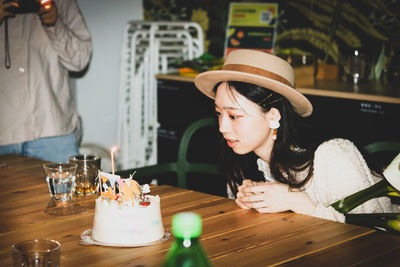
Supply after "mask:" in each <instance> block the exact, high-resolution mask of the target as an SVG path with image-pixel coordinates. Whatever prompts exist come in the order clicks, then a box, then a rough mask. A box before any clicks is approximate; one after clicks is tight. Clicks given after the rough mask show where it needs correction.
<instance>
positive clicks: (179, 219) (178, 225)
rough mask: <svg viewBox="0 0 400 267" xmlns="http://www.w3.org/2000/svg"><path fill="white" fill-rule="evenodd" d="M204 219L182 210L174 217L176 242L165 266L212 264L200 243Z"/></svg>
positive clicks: (173, 226)
mask: <svg viewBox="0 0 400 267" xmlns="http://www.w3.org/2000/svg"><path fill="white" fill-rule="evenodd" d="M201 231H202V221H201V217H200V215H198V214H196V213H193V212H182V213H178V214H176V215H174V217H173V218H172V234H173V235H174V238H175V240H174V242H173V243H172V245H171V248H170V250H169V252H168V254H167V256H166V258H165V261H164V264H163V266H164V267H172V266H173V267H180V266H182V267H183V266H184V267H191V266H197V267H203V266H212V265H211V263H210V261H209V259H208V256H207V254H206V252H205V251H204V249H203V247H202V245H201V243H200V235H201Z"/></svg>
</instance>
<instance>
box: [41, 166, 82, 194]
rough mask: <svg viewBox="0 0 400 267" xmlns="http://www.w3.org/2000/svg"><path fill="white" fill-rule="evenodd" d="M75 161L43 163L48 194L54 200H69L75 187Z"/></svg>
mask: <svg viewBox="0 0 400 267" xmlns="http://www.w3.org/2000/svg"><path fill="white" fill-rule="evenodd" d="M77 167H78V165H77V164H76V163H72V162H70V163H62V162H60V163H45V164H44V165H43V169H44V172H45V174H46V181H47V185H48V187H49V191H50V196H51V197H52V198H53V199H54V200H61V201H66V200H71V199H72V192H73V190H74V187H75V174H76V168H77Z"/></svg>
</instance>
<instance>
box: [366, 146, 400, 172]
mask: <svg viewBox="0 0 400 267" xmlns="http://www.w3.org/2000/svg"><path fill="white" fill-rule="evenodd" d="M363 150H364V152H365V153H366V154H365V156H366V157H367V158H368V159H369V161H370V162H371V163H372V164H374V165H375V169H379V170H382V169H384V168H385V167H386V166H387V165H388V164H389V163H390V162H391V161H392V160H393V158H394V157H395V156H396V155H397V154H398V153H399V152H400V141H376V142H373V143H370V144H368V145H365V146H364V147H363Z"/></svg>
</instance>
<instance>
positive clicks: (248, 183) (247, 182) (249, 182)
mask: <svg viewBox="0 0 400 267" xmlns="http://www.w3.org/2000/svg"><path fill="white" fill-rule="evenodd" d="M256 184H257V183H256V182H254V181H252V180H248V179H245V180H243V183H242V185H241V186H239V187H238V193H237V194H236V200H235V202H236V204H237V205H238V206H239V207H241V208H242V209H250V207H247V206H246V203H244V202H242V201H241V198H242V197H244V196H252V195H254V194H253V193H246V192H244V188H246V187H249V186H254V185H256Z"/></svg>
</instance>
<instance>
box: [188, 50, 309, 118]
mask: <svg viewBox="0 0 400 267" xmlns="http://www.w3.org/2000/svg"><path fill="white" fill-rule="evenodd" d="M223 81H239V82H247V83H252V84H256V85H259V86H262V87H265V88H267V89H270V90H272V91H275V92H277V93H279V94H281V95H282V96H284V97H286V98H287V99H288V100H289V102H290V103H291V104H292V105H293V107H294V109H295V110H296V112H297V113H298V114H299V115H300V116H302V117H307V116H309V115H310V114H311V113H312V109H313V108H312V105H311V103H310V101H308V99H307V98H306V97H305V96H304V95H302V94H301V93H300V92H298V91H297V90H296V89H294V71H293V68H292V67H291V66H290V64H289V63H288V62H286V61H285V60H283V59H281V58H280V57H277V56H274V55H271V54H268V53H265V52H261V51H257V50H251V49H236V50H233V51H232V52H230V53H229V54H228V56H227V57H226V59H225V63H224V66H223V67H222V70H212V71H206V72H202V73H200V74H199V75H197V76H196V78H195V80H194V84H195V85H196V87H197V88H198V89H199V90H200V91H201V92H202V93H203V94H205V95H206V96H208V97H211V98H213V99H214V98H215V94H214V92H213V88H214V86H215V85H216V84H217V83H219V82H223Z"/></svg>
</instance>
